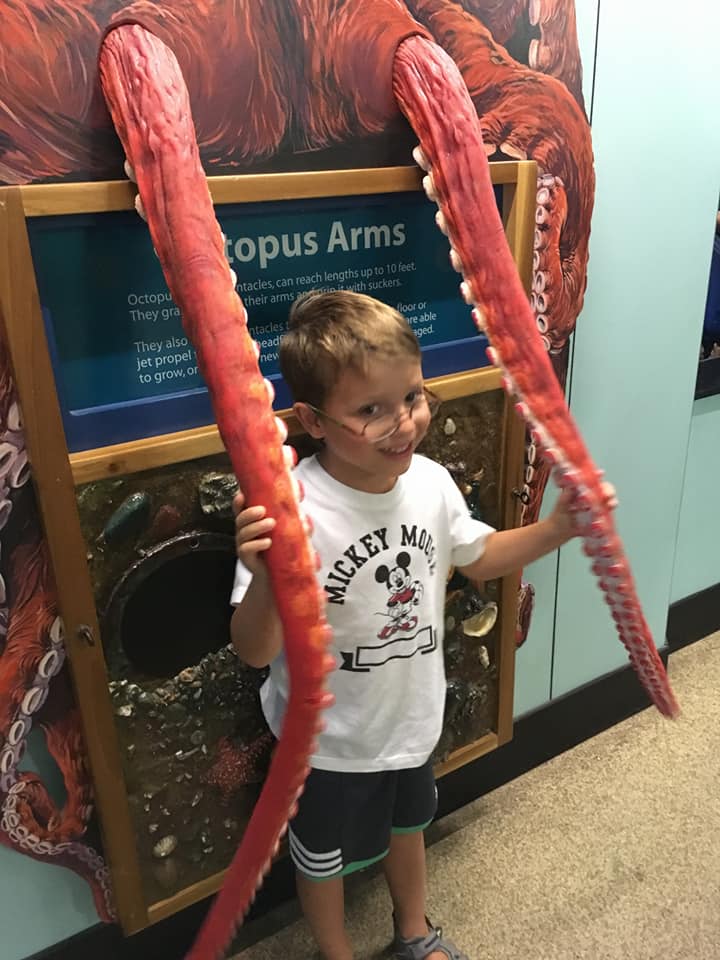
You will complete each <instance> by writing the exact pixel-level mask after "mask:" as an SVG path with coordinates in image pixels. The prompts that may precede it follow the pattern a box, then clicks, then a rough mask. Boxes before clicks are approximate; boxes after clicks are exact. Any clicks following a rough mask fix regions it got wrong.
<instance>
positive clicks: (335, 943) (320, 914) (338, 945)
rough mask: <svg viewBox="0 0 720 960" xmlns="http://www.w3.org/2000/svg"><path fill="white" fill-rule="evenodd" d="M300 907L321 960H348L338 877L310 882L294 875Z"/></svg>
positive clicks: (298, 875)
mask: <svg viewBox="0 0 720 960" xmlns="http://www.w3.org/2000/svg"><path fill="white" fill-rule="evenodd" d="M295 875H296V878H297V892H298V899H299V901H300V906H301V907H302V911H303V914H304V916H305V919H306V920H307V922H308V926H309V927H310V930H311V932H312V935H313V937H314V938H315V942H316V943H317V945H318V948H319V950H320V952H321V954H322V955H323V957H324V958H325V960H352V955H353V954H352V947H351V946H350V941H349V940H348V937H347V933H346V932H345V899H344V889H343V878H342V877H331V878H330V879H329V880H310V879H309V878H308V877H306V876H304V875H303V874H302V873H301V872H300V871H299V870H297V871H296V874H295Z"/></svg>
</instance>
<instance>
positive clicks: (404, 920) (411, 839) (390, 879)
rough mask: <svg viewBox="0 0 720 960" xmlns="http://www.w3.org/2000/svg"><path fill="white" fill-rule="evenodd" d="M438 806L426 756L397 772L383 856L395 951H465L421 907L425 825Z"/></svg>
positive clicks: (429, 958) (429, 954)
mask: <svg viewBox="0 0 720 960" xmlns="http://www.w3.org/2000/svg"><path fill="white" fill-rule="evenodd" d="M436 810H437V790H436V788H435V777H434V776H433V769H432V764H431V763H430V761H428V762H427V763H425V764H423V766H421V767H418V768H416V769H413V770H403V771H401V772H400V774H399V778H398V782H397V793H396V797H395V808H394V811H393V831H392V836H391V839H390V850H389V853H388V855H387V857H386V858H385V860H384V861H383V868H384V871H385V879H386V880H387V885H388V888H389V890H390V896H391V898H392V902H393V907H394V911H395V933H396V939H395V942H394V947H395V950H396V955H397V956H403V957H406V956H407V957H409V956H413V957H415V956H422V957H423V958H424V960H448V957H455V956H457V958H458V960H467V957H466V956H465V955H464V954H462V953H460V952H459V951H457V950H456V948H455V947H454V946H453V945H452V944H451V943H450V942H449V941H446V940H443V939H442V938H441V933H440V931H439V930H437V931H436V930H434V929H432V928H430V926H429V924H428V921H427V915H426V907H425V889H426V876H427V874H426V866H425V832H424V831H425V827H427V826H428V825H429V823H430V821H431V820H432V819H433V817H434V816H435V812H436Z"/></svg>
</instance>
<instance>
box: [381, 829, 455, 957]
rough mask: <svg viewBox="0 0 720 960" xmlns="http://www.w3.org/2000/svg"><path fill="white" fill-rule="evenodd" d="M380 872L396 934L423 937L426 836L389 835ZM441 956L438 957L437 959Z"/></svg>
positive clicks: (424, 931)
mask: <svg viewBox="0 0 720 960" xmlns="http://www.w3.org/2000/svg"><path fill="white" fill-rule="evenodd" d="M383 870H384V871H385V879H386V880H387V885H388V888H389V890H390V896H391V898H392V902H393V907H394V909H395V924H396V926H397V930H398V933H399V934H400V936H401V937H405V938H406V939H409V938H410V937H424V936H425V935H426V934H427V930H428V925H427V921H426V919H425V917H426V910H425V881H426V871H425V836H424V834H423V832H422V830H417V831H415V832H414V833H394V834H393V835H392V838H391V840H390V852H389V853H388V855H387V857H385V859H384V860H383ZM442 956H443V955H442V954H438V957H440V958H442Z"/></svg>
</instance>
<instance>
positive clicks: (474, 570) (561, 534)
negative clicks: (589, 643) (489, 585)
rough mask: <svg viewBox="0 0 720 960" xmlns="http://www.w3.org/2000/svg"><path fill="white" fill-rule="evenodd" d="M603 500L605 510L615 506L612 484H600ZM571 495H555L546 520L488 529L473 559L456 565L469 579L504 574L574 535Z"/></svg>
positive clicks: (549, 551)
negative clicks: (557, 496) (483, 545)
mask: <svg viewBox="0 0 720 960" xmlns="http://www.w3.org/2000/svg"><path fill="white" fill-rule="evenodd" d="M603 489H604V493H605V504H606V506H607V507H608V509H609V510H614V509H615V507H616V506H617V498H616V496H615V490H614V488H613V487H612V486H611V485H610V484H609V483H606V484H604V485H603ZM571 503H572V495H571V494H570V492H569V491H565V492H563V493H562V494H561V496H560V497H559V498H558V502H557V504H556V506H555V509H554V510H553V511H552V513H551V514H550V516H549V517H548V518H547V519H546V520H540V521H539V522H538V523H532V524H530V525H529V526H527V527H518V528H516V529H514V530H500V531H496V532H495V533H491V534H490V536H489V537H488V538H487V540H486V541H485V550H484V552H483V554H482V556H481V557H479V558H478V559H477V560H476V561H475V562H474V563H469V564H468V565H467V566H466V567H459V568H458V569H459V570H460V572H461V573H462V574H464V575H465V576H466V577H467V578H468V579H469V580H472V581H474V582H476V583H477V582H480V581H485V580H495V579H497V578H498V577H504V576H506V575H507V574H509V573H512V572H513V571H515V570H521V569H522V568H523V567H525V566H527V565H528V564H529V563H532V562H533V560H539V559H540V557H544V556H545V554H546V553H552V551H553V550H557V549H558V547H561V546H562V545H563V544H564V543H567V542H568V540H571V539H572V538H573V537H576V536H577V535H578V529H577V526H576V524H575V520H574V517H573V513H572V510H571Z"/></svg>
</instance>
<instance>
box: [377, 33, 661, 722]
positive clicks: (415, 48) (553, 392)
mask: <svg viewBox="0 0 720 960" xmlns="http://www.w3.org/2000/svg"><path fill="white" fill-rule="evenodd" d="M394 83H395V93H396V96H397V98H398V102H399V103H400V106H401V108H402V110H403V112H404V113H405V114H406V116H407V117H408V119H409V121H410V123H411V125H412V127H413V129H414V130H415V132H416V134H417V135H418V138H419V140H420V149H419V150H418V151H417V152H416V159H417V160H418V162H419V163H420V165H421V166H423V167H424V168H425V169H426V170H428V171H429V172H428V176H427V177H426V178H425V187H426V190H427V192H428V195H429V196H430V198H431V199H433V200H435V201H436V202H437V203H438V205H439V207H440V211H439V213H438V217H437V219H438V225H439V226H440V228H441V229H442V230H443V231H444V232H446V233H447V234H448V236H449V238H450V244H451V252H450V257H451V261H452V262H453V265H454V266H455V268H456V269H457V270H458V272H460V273H462V274H463V276H464V278H465V279H464V281H463V283H462V284H461V291H462V293H463V296H464V298H465V300H466V302H468V303H469V304H472V305H473V306H474V310H473V318H474V320H475V322H476V324H477V326H478V327H479V328H480V329H484V331H485V332H486V333H487V336H488V338H489V340H490V342H491V344H492V347H491V349H490V351H489V355H490V359H491V360H492V362H494V363H496V364H497V365H498V366H500V367H502V368H503V370H504V372H505V376H506V379H507V382H508V387H509V389H510V390H511V391H512V392H513V393H514V394H515V395H516V396H517V397H518V399H519V401H520V403H519V404H518V412H519V413H520V414H521V415H522V416H523V418H524V419H525V421H526V422H527V423H528V425H529V426H530V427H531V428H532V429H533V431H534V438H535V442H536V443H537V444H538V445H540V446H542V447H543V449H544V450H545V452H546V455H548V456H550V457H551V458H552V459H554V460H555V463H556V471H555V475H556V478H557V480H558V483H559V484H560V485H561V486H563V487H567V488H569V489H570V490H571V491H572V494H573V503H574V509H575V510H576V515H577V520H578V524H579V526H580V529H581V532H582V536H583V539H584V545H585V551H586V552H587V553H588V554H589V555H590V556H591V557H593V559H594V563H593V572H595V573H596V574H597V575H598V578H599V582H600V587H601V589H602V591H603V593H604V594H605V597H606V600H607V602H608V604H609V605H610V608H611V610H612V613H613V618H614V619H615V621H616V623H617V627H618V632H619V634H620V639H621V640H622V642H623V644H624V645H625V648H626V649H627V651H628V654H629V657H630V661H631V663H632V664H633V666H634V667H635V669H636V671H637V673H638V675H639V677H640V680H641V682H642V684H643V686H644V687H645V689H646V690H647V692H648V694H649V696H650V697H651V699H652V701H653V702H654V703H655V705H656V706H657V708H658V709H659V710H660V711H661V713H663V714H664V715H665V716H668V717H675V716H676V715H677V714H678V712H679V708H678V705H677V702H676V700H675V697H674V695H673V692H672V690H671V688H670V684H669V682H668V679H667V675H666V673H665V668H664V666H663V664H662V661H661V659H660V657H659V655H658V652H657V650H656V648H655V644H654V643H653V640H652V636H651V634H650V630H649V628H648V626H647V623H646V622H645V618H644V616H643V613H642V609H641V606H640V602H639V600H638V597H637V594H636V591H635V585H634V583H633V578H632V574H631V572H630V566H629V563H628V561H627V559H626V558H625V555H624V552H623V549H622V544H621V542H620V538H619V537H618V535H617V533H616V531H615V527H614V523H613V519H612V516H611V514H610V511H609V510H608V507H607V505H606V500H605V496H604V493H603V488H602V485H601V482H600V475H599V471H598V470H597V468H596V467H595V465H594V464H593V462H592V460H591V458H590V455H589V453H588V452H587V450H586V448H585V444H584V442H583V440H582V437H581V436H580V433H579V431H578V429H577V427H576V426H575V423H574V422H573V420H572V418H571V416H570V414H569V412H568V409H567V406H566V404H565V398H564V396H563V393H562V391H561V389H560V387H559V385H558V382H557V379H556V377H555V374H554V372H553V369H552V365H551V363H550V360H549V358H548V355H547V352H546V351H545V349H544V348H543V345H542V341H541V339H540V334H539V332H538V330H537V328H536V326H535V322H534V318H533V314H532V311H531V309H530V305H529V303H528V301H527V297H526V295H525V292H524V290H523V288H522V284H521V282H520V278H519V276H518V273H517V270H516V268H515V264H514V262H513V259H512V255H511V253H510V250H509V248H508V246H507V241H506V239H505V233H504V230H503V225H502V221H501V220H500V216H499V214H498V211H497V205H496V203H495V199H494V194H493V190H492V184H491V180H490V173H489V168H488V164H487V161H486V159H485V151H484V149H483V142H482V135H481V132H480V123H479V121H478V118H477V115H476V113H475V109H474V107H473V104H472V101H471V99H470V96H469V94H468V91H467V88H466V86H465V84H464V82H463V79H462V76H461V75H460V73H459V72H458V70H457V68H456V66H455V64H454V63H453V61H452V60H451V59H450V57H449V56H448V55H447V54H446V53H445V52H444V51H443V50H441V48H440V47H437V46H436V45H435V44H432V43H429V42H428V41H427V40H425V39H423V38H421V37H412V38H410V39H408V40H406V41H405V42H404V43H403V44H401V46H400V47H399V48H398V51H397V53H396V55H395V66H394Z"/></svg>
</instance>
